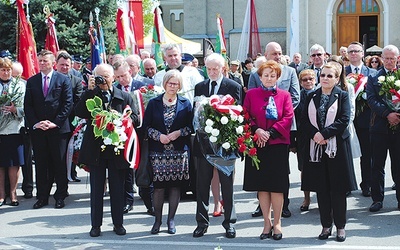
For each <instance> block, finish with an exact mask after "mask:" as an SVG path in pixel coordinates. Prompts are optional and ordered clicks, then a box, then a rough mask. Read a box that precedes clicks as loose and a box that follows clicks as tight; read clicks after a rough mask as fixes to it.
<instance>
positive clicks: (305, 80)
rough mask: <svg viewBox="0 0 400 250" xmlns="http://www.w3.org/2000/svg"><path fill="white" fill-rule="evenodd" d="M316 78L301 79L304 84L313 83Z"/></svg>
mask: <svg viewBox="0 0 400 250" xmlns="http://www.w3.org/2000/svg"><path fill="white" fill-rule="evenodd" d="M314 79H315V78H314V77H310V78H303V79H301V81H302V82H308V81H313V80H314Z"/></svg>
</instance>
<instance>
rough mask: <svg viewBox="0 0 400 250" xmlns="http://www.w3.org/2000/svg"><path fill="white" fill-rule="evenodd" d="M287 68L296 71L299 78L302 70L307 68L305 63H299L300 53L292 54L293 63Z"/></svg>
mask: <svg viewBox="0 0 400 250" xmlns="http://www.w3.org/2000/svg"><path fill="white" fill-rule="evenodd" d="M288 66H289V67H292V68H294V69H295V70H296V74H297V77H299V74H300V72H301V71H302V70H303V69H306V68H308V65H307V63H303V62H302V61H301V54H300V53H294V55H293V62H291V63H289V65H288Z"/></svg>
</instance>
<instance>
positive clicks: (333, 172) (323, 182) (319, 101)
mask: <svg viewBox="0 0 400 250" xmlns="http://www.w3.org/2000/svg"><path fill="white" fill-rule="evenodd" d="M340 71H341V70H340V68H339V67H338V66H337V64H335V63H332V62H330V63H327V64H325V65H324V66H323V68H322V70H321V75H320V86H321V87H320V88H318V89H316V90H315V91H314V93H310V94H309V95H308V96H307V100H306V102H305V107H304V109H303V113H302V118H301V128H302V131H303V134H302V143H304V145H305V146H304V162H303V172H302V184H301V188H302V190H306V191H314V192H316V193H317V201H318V208H319V213H320V221H321V224H322V232H321V234H320V235H319V236H318V238H319V239H321V240H325V239H328V238H329V236H330V235H331V234H332V223H334V224H335V226H336V229H337V234H336V240H337V241H339V242H343V241H345V240H346V233H345V230H344V227H345V225H346V210H347V203H346V192H349V191H352V190H356V189H357V184H356V182H355V174H354V168H353V165H352V164H350V162H351V160H352V155H351V146H350V133H349V131H348V124H349V121H350V112H351V111H350V102H349V95H348V93H347V91H344V90H342V89H341V88H340V87H339V86H337V84H338V83H339V81H340Z"/></svg>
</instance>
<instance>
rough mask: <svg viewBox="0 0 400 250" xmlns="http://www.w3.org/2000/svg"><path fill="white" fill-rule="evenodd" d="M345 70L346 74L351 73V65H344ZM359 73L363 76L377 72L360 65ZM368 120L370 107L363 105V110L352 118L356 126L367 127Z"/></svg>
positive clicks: (369, 118)
mask: <svg viewBox="0 0 400 250" xmlns="http://www.w3.org/2000/svg"><path fill="white" fill-rule="evenodd" d="M345 71H346V76H347V75H348V74H350V73H352V72H351V66H346V67H345ZM360 73H361V74H363V75H364V76H373V75H375V74H376V73H377V71H376V70H375V69H372V68H368V67H367V66H365V65H362V67H361V72H360ZM356 105H357V103H356ZM370 120H371V109H370V108H369V106H365V107H364V110H363V112H361V113H360V114H359V115H358V116H356V117H355V118H354V125H355V126H356V128H364V129H368V128H369V122H370Z"/></svg>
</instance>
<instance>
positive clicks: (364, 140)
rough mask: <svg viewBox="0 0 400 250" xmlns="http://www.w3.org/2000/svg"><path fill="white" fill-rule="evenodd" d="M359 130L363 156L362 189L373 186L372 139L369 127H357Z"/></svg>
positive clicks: (361, 164)
mask: <svg viewBox="0 0 400 250" xmlns="http://www.w3.org/2000/svg"><path fill="white" fill-rule="evenodd" d="M355 128H356V132H357V137H358V140H359V141H360V149H361V158H360V167H361V183H360V187H361V189H362V190H368V189H370V188H371V169H372V159H371V141H370V135H369V128H360V127H355Z"/></svg>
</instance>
